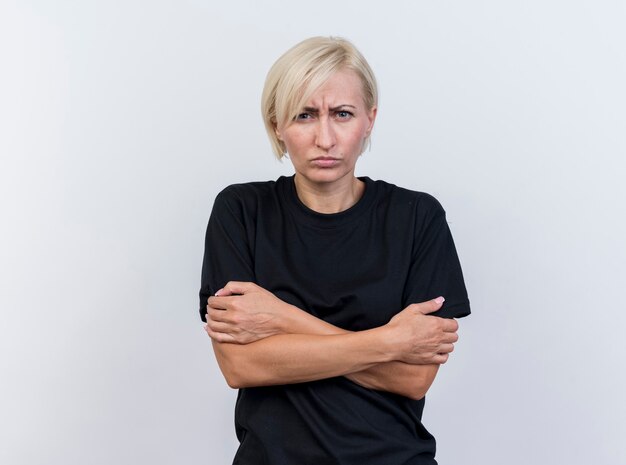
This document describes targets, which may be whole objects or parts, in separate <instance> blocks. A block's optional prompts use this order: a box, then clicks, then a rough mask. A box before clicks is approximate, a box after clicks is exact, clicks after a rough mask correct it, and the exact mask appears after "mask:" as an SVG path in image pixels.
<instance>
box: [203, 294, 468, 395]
mask: <svg viewBox="0 0 626 465" xmlns="http://www.w3.org/2000/svg"><path fill="white" fill-rule="evenodd" d="M442 303H443V299H441V298H439V299H435V300H431V301H427V302H423V303H419V304H413V305H409V306H408V307H407V308H406V309H404V310H403V311H401V312H400V313H398V314H397V315H396V316H394V317H393V318H392V319H391V320H390V321H389V323H387V324H386V325H383V326H381V327H379V328H374V329H371V330H366V331H359V332H350V331H346V330H343V329H341V328H338V327H336V326H333V325H331V324H329V323H327V322H325V321H323V320H320V319H318V318H316V317H314V316H313V315H310V314H309V313H307V312H305V311H303V310H301V309H299V308H297V307H295V306H293V305H290V304H287V303H286V302H284V301H282V300H280V299H278V298H277V297H276V296H274V295H273V294H272V293H270V292H269V291H267V290H265V289H263V288H262V287H260V286H258V285H256V284H254V283H241V282H230V283H228V284H227V285H226V286H225V287H224V288H223V289H220V290H219V291H218V292H217V293H216V296H214V297H211V298H209V300H208V305H207V325H206V327H205V328H206V331H207V333H208V335H209V336H210V337H211V339H212V340H213V348H214V351H215V354H216V358H217V361H218V364H219V366H220V369H221V370H222V373H223V374H224V377H225V378H226V381H227V382H228V384H229V385H230V386H231V387H233V388H242V387H251V386H265V385H273V384H289V383H299V382H305V381H314V380H318V379H324V378H330V377H334V376H345V377H347V378H348V379H350V380H352V381H353V382H355V383H357V384H359V385H361V386H364V387H366V388H369V389H377V390H383V391H387V392H393V393H396V394H400V395H403V396H406V397H409V398H412V399H421V398H422V397H424V395H425V394H426V391H427V390H428V388H429V387H430V385H431V384H432V382H433V380H434V378H435V375H436V374H437V370H438V368H439V365H440V364H442V363H445V362H446V361H447V359H448V356H449V353H450V352H452V350H453V349H454V345H453V344H454V342H456V341H457V339H458V336H457V333H456V331H457V329H458V324H457V323H456V321H454V320H449V319H443V318H438V317H434V316H429V315H428V313H430V312H433V311H436V310H438V309H439V308H441V305H442Z"/></svg>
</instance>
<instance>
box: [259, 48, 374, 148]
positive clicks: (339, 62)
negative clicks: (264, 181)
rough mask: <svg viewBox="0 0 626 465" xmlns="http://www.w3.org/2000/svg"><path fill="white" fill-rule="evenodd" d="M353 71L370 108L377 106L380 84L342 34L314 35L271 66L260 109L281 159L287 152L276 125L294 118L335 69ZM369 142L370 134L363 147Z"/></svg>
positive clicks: (366, 104)
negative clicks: (341, 36)
mask: <svg viewBox="0 0 626 465" xmlns="http://www.w3.org/2000/svg"><path fill="white" fill-rule="evenodd" d="M345 69H349V70H352V71H354V72H355V73H356V74H357V75H358V77H359V78H360V80H361V83H362V86H363V100H364V103H365V106H366V107H367V109H368V110H371V109H372V108H374V107H375V106H377V105H378V87H377V85H376V78H375V77H374V73H373V72H372V69H371V68H370V66H369V64H368V63H367V61H366V60H365V58H364V57H363V55H361V52H359V51H358V50H357V49H356V47H355V46H354V45H352V43H350V42H349V41H347V40H346V39H342V38H340V37H311V38H310V39H306V40H303V41H302V42H300V43H299V44H297V45H295V46H294V47H292V48H290V49H289V50H287V52H285V53H284V54H283V55H282V56H281V57H280V58H279V59H278V60H276V62H275V63H274V65H273V66H272V67H271V68H270V70H269V72H268V73H267V78H266V79H265V86H264V88H263V96H262V98H261V112H262V114H263V122H264V123H265V129H266V131H267V134H268V136H269V138H270V141H271V144H272V149H273V150H274V154H275V155H276V157H277V158H278V159H279V160H280V159H281V158H282V157H283V156H284V155H285V153H286V151H287V150H286V147H285V144H284V142H283V141H281V140H280V139H278V136H277V134H276V128H277V127H278V126H282V125H284V124H286V123H287V122H288V121H292V120H294V119H295V118H296V116H297V115H298V113H300V111H302V108H303V107H304V105H305V104H306V102H307V101H308V100H309V98H310V97H311V95H312V94H313V93H314V92H315V91H316V90H317V89H319V87H321V86H322V85H323V84H324V83H325V82H326V81H327V80H328V78H330V77H331V76H332V75H333V74H334V73H335V72H337V71H340V70H345ZM368 144H369V136H368V137H367V138H366V139H365V141H364V143H363V148H364V149H365V147H367V145H368Z"/></svg>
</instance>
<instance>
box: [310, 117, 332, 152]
mask: <svg viewBox="0 0 626 465" xmlns="http://www.w3.org/2000/svg"><path fill="white" fill-rule="evenodd" d="M335 143H336V138H335V130H334V128H333V125H332V123H331V121H330V120H329V118H320V119H319V121H318V124H317V134H316V135H315V145H316V146H317V147H319V148H320V149H323V150H330V149H331V148H333V147H334V145H335Z"/></svg>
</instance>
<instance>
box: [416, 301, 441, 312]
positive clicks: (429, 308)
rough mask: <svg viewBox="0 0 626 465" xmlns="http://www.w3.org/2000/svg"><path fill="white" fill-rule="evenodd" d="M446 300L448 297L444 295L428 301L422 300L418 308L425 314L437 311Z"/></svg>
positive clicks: (417, 305)
mask: <svg viewBox="0 0 626 465" xmlns="http://www.w3.org/2000/svg"><path fill="white" fill-rule="evenodd" d="M445 300H446V299H444V298H443V297H437V298H436V299H432V300H427V301H426V302H420V303H418V304H416V307H417V308H416V310H417V311H418V312H420V313H423V314H424V315H427V314H429V313H432V312H436V311H437V310H439V309H440V308H441V306H442V305H443V303H444V301H445Z"/></svg>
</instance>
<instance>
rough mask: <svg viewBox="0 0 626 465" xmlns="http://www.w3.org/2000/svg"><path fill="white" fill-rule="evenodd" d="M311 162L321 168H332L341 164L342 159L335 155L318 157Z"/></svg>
mask: <svg viewBox="0 0 626 465" xmlns="http://www.w3.org/2000/svg"><path fill="white" fill-rule="evenodd" d="M311 162H312V163H313V165H314V166H317V167H319V168H332V167H333V166H335V165H337V164H339V162H340V160H339V158H333V157H317V158H314V159H313V160H312V161H311Z"/></svg>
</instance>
